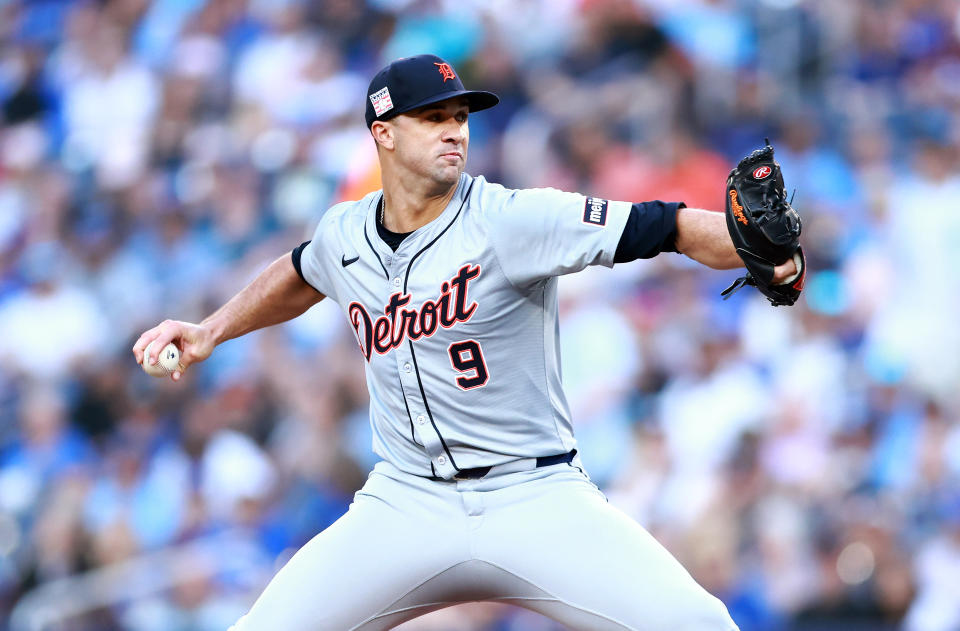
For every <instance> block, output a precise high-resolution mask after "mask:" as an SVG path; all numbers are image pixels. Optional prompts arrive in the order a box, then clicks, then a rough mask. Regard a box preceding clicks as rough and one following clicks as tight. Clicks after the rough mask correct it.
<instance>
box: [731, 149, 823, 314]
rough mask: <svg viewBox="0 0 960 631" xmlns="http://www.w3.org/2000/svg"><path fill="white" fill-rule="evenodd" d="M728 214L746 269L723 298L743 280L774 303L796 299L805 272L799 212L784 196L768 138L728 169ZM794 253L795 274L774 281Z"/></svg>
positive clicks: (801, 287) (733, 290)
mask: <svg viewBox="0 0 960 631" xmlns="http://www.w3.org/2000/svg"><path fill="white" fill-rule="evenodd" d="M726 214H727V230H728V231H729V232H730V238H731V239H733V245H734V247H735V248H736V249H737V254H739V255H740V258H741V259H743V263H744V265H746V267H747V274H746V276H743V277H742V278H738V279H737V280H736V281H734V283H733V284H732V285H730V286H729V287H727V288H726V289H725V290H724V291H723V292H722V293H721V295H722V296H723V297H724V299H726V298H729V297H730V296H731V295H732V294H733V293H734V292H735V291H737V290H738V289H740V288H741V287H743V286H744V285H753V286H754V287H756V288H757V289H758V290H760V292H761V293H762V294H763V295H764V296H766V297H767V300H769V301H770V304H772V305H773V306H775V307H778V306H780V305H792V304H793V303H795V302H796V301H797V298H799V297H800V292H801V291H802V290H803V281H804V278H805V277H806V273H807V269H806V267H807V266H806V261H805V260H804V258H803V250H802V249H801V248H800V228H801V226H800V216H799V215H798V214H797V211H796V210H794V209H793V207H792V206H791V205H790V202H788V201H787V199H786V195H785V193H784V187H783V174H782V173H781V172H780V165H779V164H777V163H776V162H775V161H774V159H773V147H771V146H770V143H769V141H768V142H767V145H766V146H765V147H763V148H762V149H757V150H756V151H754V152H753V153H751V154H750V155H749V156H747V157H746V158H744V159H743V160H741V161H740V163H739V164H737V166H736V168H735V169H733V170H732V171H730V175H729V177H727V213H726ZM791 258H793V260H794V262H795V263H796V265H797V274H796V275H794V276H793V277H791V278H790V279H789V280H787V282H785V283H783V284H774V283H773V272H774V269H773V268H774V267H775V266H777V265H781V264H783V263H786V262H787V261H788V260H789V259H791Z"/></svg>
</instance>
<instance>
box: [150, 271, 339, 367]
mask: <svg viewBox="0 0 960 631" xmlns="http://www.w3.org/2000/svg"><path fill="white" fill-rule="evenodd" d="M323 297H324V296H323V294H321V293H319V292H318V291H317V290H316V289H314V288H313V287H311V286H310V285H308V284H307V283H305V282H304V281H303V279H301V278H300V276H299V275H298V274H297V271H296V269H294V267H293V262H292V261H291V258H290V255H289V254H285V255H284V256H282V257H280V258H278V259H277V260H276V261H274V262H273V263H271V264H270V265H269V266H268V267H267V269H265V270H264V271H263V272H261V273H260V275H259V276H257V277H256V278H255V279H254V280H253V281H252V282H251V283H250V284H249V285H247V286H246V287H244V288H243V289H242V290H241V291H240V292H239V293H237V295H235V296H234V297H233V298H231V299H230V300H229V301H228V302H227V303H226V304H225V305H223V306H222V307H220V308H219V309H217V311H215V312H214V313H213V314H211V315H210V316H209V317H207V318H206V319H205V320H204V321H203V322H201V323H200V324H193V323H191V322H181V321H179V320H164V321H163V322H161V323H160V324H158V325H157V326H155V327H153V328H152V329H150V330H148V331H145V332H144V333H143V334H142V335H141V336H140V338H139V339H138V340H137V342H136V344H134V345H133V355H134V357H135V358H136V359H137V363H141V362H142V360H143V352H144V349H146V348H147V345H148V344H150V342H154V341H156V342H157V343H156V344H154V345H153V346H152V347H151V354H154V353H157V352H158V351H159V349H162V348H163V347H164V346H166V345H167V344H168V343H170V342H173V343H175V344H176V345H177V346H178V347H179V348H180V366H179V369H178V370H175V371H174V372H173V374H172V375H171V377H172V379H173V380H174V381H178V380H179V379H180V377H181V376H182V375H183V373H184V372H185V371H186V370H187V368H189V367H190V365H191V364H194V363H196V362H200V361H203V360H204V359H206V358H207V357H209V356H210V353H212V352H213V349H214V348H215V347H216V346H217V345H218V344H220V343H221V342H225V341H226V340H230V339H233V338H235V337H240V336H241V335H244V334H246V333H249V332H250V331H255V330H257V329H261V328H263V327H267V326H271V325H273V324H279V323H281V322H286V321H287V320H291V319H293V318H295V317H297V316H299V315H300V314H302V313H303V312H304V311H306V310H307V309H309V308H310V307H312V306H313V305H315V304H317V303H318V302H320V301H321V300H323ZM155 359H156V358H155V357H151V358H150V360H149V361H150V363H151V364H152V363H153V362H154V360H155Z"/></svg>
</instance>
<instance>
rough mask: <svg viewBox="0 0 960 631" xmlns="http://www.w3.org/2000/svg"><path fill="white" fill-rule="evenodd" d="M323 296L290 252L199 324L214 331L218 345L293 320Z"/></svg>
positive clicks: (215, 341)
mask: <svg viewBox="0 0 960 631" xmlns="http://www.w3.org/2000/svg"><path fill="white" fill-rule="evenodd" d="M323 298H324V295H323V294H321V293H320V292H318V291H317V290H316V289H314V288H313V287H311V286H310V285H308V284H307V283H306V282H304V280H303V279H302V278H301V277H300V275H299V274H297V270H296V269H295V268H294V266H293V262H292V261H291V259H290V255H289V254H287V255H284V256H281V257H280V258H278V259H277V260H276V261H274V262H273V263H271V264H270V265H269V266H268V267H267V269H265V270H264V271H263V272H261V273H260V275H259V276H257V277H256V278H255V279H254V280H253V281H252V282H251V283H250V284H249V285H247V286H246V287H244V288H243V289H242V290H240V292H239V293H238V294H237V295H236V296H234V297H233V298H231V299H230V300H229V301H228V302H227V303H226V304H225V305H223V306H222V307H220V308H219V309H217V310H216V311H215V312H214V313H212V314H211V315H210V316H208V317H207V318H206V319H205V320H204V321H203V322H201V323H200V326H202V327H206V328H207V329H209V330H210V331H211V333H212V334H213V341H214V346H216V345H217V344H220V343H221V342H225V341H227V340H232V339H233V338H235V337H240V336H241V335H245V334H247V333H249V332H251V331H256V330H257V329H262V328H263V327H267V326H271V325H274V324H280V323H281V322H286V321H287V320H292V319H293V318H296V317H297V316H299V315H301V314H302V313H303V312H305V311H306V310H307V309H309V308H310V307H312V306H313V305H315V304H317V303H318V302H320V301H321V300H323Z"/></svg>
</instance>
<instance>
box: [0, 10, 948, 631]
mask: <svg viewBox="0 0 960 631" xmlns="http://www.w3.org/2000/svg"><path fill="white" fill-rule="evenodd" d="M423 52H431V53H435V54H438V55H440V56H442V57H444V58H446V59H447V60H449V61H451V62H452V63H453V65H454V66H455V67H456V68H457V70H458V72H459V73H460V74H461V76H462V78H463V79H464V82H465V83H466V84H467V85H468V86H472V87H475V88H478V89H486V90H491V91H493V92H496V93H497V94H499V95H500V98H501V105H500V106H499V107H497V108H494V109H492V110H490V111H488V112H483V113H481V114H477V115H476V116H473V117H471V120H470V130H471V146H470V156H469V160H468V171H470V172H471V173H474V174H483V175H486V176H487V178H488V179H490V180H493V181H499V182H502V183H503V184H505V185H507V186H511V187H534V186H553V187H556V188H561V189H565V190H572V191H579V192H582V193H585V194H591V195H597V196H602V197H607V198H613V199H623V200H630V201H642V200H647V199H666V200H684V201H686V202H687V204H688V205H690V206H699V207H704V208H709V209H714V210H722V208H723V203H724V200H723V182H724V180H725V178H726V174H727V172H728V170H729V169H730V167H731V166H732V165H733V164H734V163H735V162H736V160H737V159H739V157H741V156H742V155H744V154H745V153H746V152H748V151H749V150H751V149H754V148H756V147H758V146H760V145H761V144H762V142H763V138H764V137H769V138H770V139H771V141H772V142H773V143H774V145H775V146H776V152H777V153H776V155H777V158H778V160H779V161H780V163H781V164H782V166H783V169H784V174H785V179H786V182H787V185H788V187H790V188H791V189H792V188H794V187H795V188H796V191H797V192H796V198H795V201H794V205H795V206H796V207H797V208H798V209H799V211H800V213H801V215H802V217H803V220H804V237H803V243H804V248H805V251H806V255H807V261H808V263H809V266H810V274H809V276H808V280H807V286H806V290H805V292H804V295H803V297H802V298H801V301H800V302H799V303H798V304H797V305H796V306H794V307H792V308H777V309H774V308H771V307H770V306H769V305H768V304H767V303H766V301H765V300H764V299H763V298H762V297H761V296H759V294H757V293H756V292H753V291H752V290H744V291H741V292H740V293H738V294H736V295H735V296H734V297H733V298H732V299H730V300H727V301H723V300H720V298H719V293H720V291H721V290H722V289H723V288H724V287H725V286H726V285H727V284H729V282H730V281H731V280H733V278H735V277H736V274H737V273H736V272H715V271H711V270H707V269H705V268H701V267H700V266H698V265H696V264H693V263H691V262H690V261H689V260H687V259H685V258H684V257H682V256H679V255H676V254H665V255H661V256H660V257H657V258H656V259H652V260H650V261H641V262H637V263H631V264H628V265H620V266H617V267H616V268H614V269H613V270H607V269H590V270H587V271H585V272H584V273H582V274H578V275H573V276H570V277H565V278H564V279H562V280H561V282H560V287H561V310H562V314H563V316H562V331H561V338H562V351H563V366H564V377H565V382H566V388H567V392H568V396H569V401H570V404H571V407H572V410H573V415H574V420H575V427H576V430H577V434H578V438H579V441H580V450H581V453H582V455H583V459H584V462H585V464H586V466H587V469H588V471H589V472H590V474H591V475H592V477H593V478H594V479H595V480H596V481H597V482H598V484H599V485H600V486H601V487H602V488H603V489H604V490H605V491H606V492H607V494H608V497H609V498H610V501H611V502H613V503H615V504H616V505H617V506H619V507H621V508H622V509H623V510H625V511H626V512H627V513H629V514H630V515H631V516H633V517H634V518H635V519H637V520H638V521H639V522H640V523H641V524H643V525H644V526H645V527H646V528H648V529H649V530H650V531H651V532H653V533H654V534H655V535H656V536H657V537H658V538H659V539H660V540H661V541H662V542H663V543H664V544H665V545H666V546H667V547H668V548H669V549H670V550H671V551H672V552H673V553H674V554H675V555H676V556H677V557H678V558H679V559H680V560H681V561H682V562H683V563H684V564H685V565H686V566H687V567H688V568H689V569H690V571H691V572H692V574H693V575H694V576H695V577H696V578H697V579H698V580H699V581H700V582H701V583H702V584H703V585H704V586H706V587H707V588H708V589H709V590H710V591H712V592H713V593H715V594H717V595H718V596H719V597H721V598H722V599H723V600H724V602H726V603H727V605H728V607H729V608H730V611H731V613H732V615H733V617H734V619H735V620H737V622H738V623H739V624H740V627H741V629H743V630H744V631H760V630H774V629H784V630H786V629H796V630H814V629H817V630H832V629H871V630H876V629H904V630H906V631H957V630H958V629H960V395H958V390H960V389H958V387H957V386H958V384H960V327H958V326H957V324H956V323H957V322H958V321H960V280H958V279H960V275H958V274H957V273H956V271H955V267H956V262H955V261H954V260H953V259H954V258H955V257H956V253H957V252H958V251H960V250H958V244H960V201H958V200H960V7H958V4H957V3H956V2H955V0H845V1H842V2H838V1H831V0H806V1H804V0H509V1H508V0H432V1H430V0H366V1H362V0H323V1H308V0H156V1H153V2H150V1H148V0H96V1H94V0H89V1H81V0H77V1H67V0H0V630H2V631H7V630H8V629H9V630H13V631H27V630H33V629H37V630H39V629H62V630H69V631H93V630H112V629H117V630H120V629H122V630H130V631H153V630H155V629H156V630H160V629H163V630H168V631H169V630H174V631H207V630H211V631H212V630H214V629H219V630H222V629H224V628H226V627H227V626H229V624H231V623H232V622H233V621H234V620H235V619H236V618H237V617H239V615H240V614H242V613H243V612H244V611H245V610H246V609H247V608H248V607H249V605H250V604H251V603H252V600H253V598H255V597H256V595H257V594H258V593H259V591H260V590H261V589H262V587H263V586H264V584H265V582H266V581H267V580H268V579H269V577H270V576H271V575H272V574H273V572H274V571H275V570H276V569H277V568H278V567H279V566H280V565H281V564H282V563H283V562H284V561H285V559H287V558H289V556H290V554H292V552H293V551H294V550H296V549H297V548H298V547H299V546H301V545H302V544H303V543H304V542H306V541H307V540H308V539H309V538H310V537H312V536H313V535H314V534H316V533H317V532H319V531H320V530H322V529H323V528H324V527H326V526H327V525H329V524H330V523H332V522H333V521H334V520H335V519H336V518H337V517H338V516H339V515H340V514H342V512H343V511H344V510H346V507H347V506H348V504H349V502H350V500H351V496H352V493H353V491H355V490H356V489H357V488H359V486H360V485H361V484H362V483H363V481H364V479H365V476H366V472H367V471H369V469H370V468H371V467H372V465H373V463H374V461H375V460H374V458H375V457H374V456H373V455H372V453H371V452H370V429H369V425H368V418H367V411H366V391H365V385H364V381H363V368H362V359H361V356H360V354H359V353H357V351H356V341H355V339H354V337H353V334H352V331H351V330H350V329H349V328H348V326H347V323H346V320H345V318H344V317H343V316H342V315H341V314H340V313H339V309H338V308H337V307H336V305H333V304H329V303H328V302H324V303H321V304H320V305H318V306H316V307H314V308H313V309H311V310H310V311H309V312H308V313H307V314H305V315H304V316H303V317H301V318H299V319H297V320H295V321H293V322H290V323H287V324H285V325H282V326H278V327H274V328H271V329H266V330H263V331H260V332H257V333H254V334H251V335H248V336H246V337H243V338H241V339H238V340H234V341H231V342H228V343H226V344H224V345H223V346H222V347H220V348H219V349H218V350H217V351H216V352H215V353H214V355H213V356H212V357H211V358H210V359H209V360H208V361H207V362H205V363H204V364H201V365H198V366H195V367H194V368H192V369H191V370H190V372H189V373H188V374H187V375H186V378H185V379H184V380H182V381H181V382H180V383H179V384H173V383H171V382H169V381H167V380H158V379H152V378H150V377H148V376H146V375H145V374H143V372H142V371H140V370H139V369H138V367H137V366H136V364H135V362H134V360H133V357H132V355H131V353H130V348H131V347H132V345H133V342H134V340H135V339H136V338H137V337H138V336H139V334H140V332H142V331H143V330H145V329H147V328H149V327H151V326H153V325H155V324H157V323H158V322H160V321H161V320H162V319H164V318H175V319H182V320H189V321H198V320H200V319H202V318H203V317H204V316H205V315H207V314H208V313H209V312H211V311H212V310H213V309H215V308H216V307H217V306H219V305H220V304H222V303H223V302H224V301H225V300H226V299H227V298H229V296H231V295H232V294H233V293H234V292H236V291H237V290H238V289H240V288H241V287H243V286H244V285H245V284H246V283H247V282H249V281H250V280H251V279H252V278H253V277H254V276H255V275H256V274H257V273H258V272H259V271H260V270H261V269H263V268H264V267H265V266H266V265H267V264H268V263H269V262H270V261H271V260H273V259H274V258H276V257H277V256H280V255H282V254H283V253H284V252H287V251H289V250H290V249H292V248H293V247H295V246H296V245H298V244H299V243H300V242H301V241H303V240H305V239H306V238H309V236H308V235H310V234H311V233H312V230H313V227H314V226H315V224H316V221H317V220H318V218H319V217H320V216H321V214H322V213H323V212H324V211H325V209H326V208H328V207H329V206H330V205H332V204H333V203H335V202H337V201H339V200H342V199H356V198H357V197H358V196H360V195H363V194H365V193H366V192H368V191H370V190H374V189H376V188H379V174H378V172H377V168H376V155H375V151H374V146H373V142H372V141H371V140H370V138H369V136H368V132H367V130H366V129H365V126H364V123H363V114H362V112H363V107H362V106H363V100H364V96H365V90H366V85H367V81H368V80H369V77H371V76H372V75H373V74H374V73H375V72H376V70H378V69H379V68H380V67H381V66H382V65H383V64H384V63H386V62H387V61H389V60H391V59H393V58H396V57H398V56H402V55H407V54H417V53H423ZM951 252H953V254H951ZM597 536H603V533H599V532H598V533H597ZM562 553H563V552H562V551H558V555H560V556H562ZM344 571H345V572H347V571H349V568H344ZM321 596H322V595H318V597H321ZM404 628H405V629H411V630H414V629H434V630H441V629H442V630H453V629H456V630H465V631H537V630H554V629H558V628H559V627H557V626H556V625H555V624H553V623H551V622H549V621H547V620H545V619H542V618H539V617H537V616H535V615H533V614H530V613H528V612H525V611H523V610H519V609H513V608H507V607H502V606H493V605H470V606H461V607H457V608H454V609H451V610H446V611H442V612H438V613H437V614H434V615H431V616H428V617H425V618H423V619H420V620H418V621H414V622H411V623H408V625H406V626H405V627H404Z"/></svg>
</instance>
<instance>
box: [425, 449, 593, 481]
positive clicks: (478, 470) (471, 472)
mask: <svg viewBox="0 0 960 631" xmlns="http://www.w3.org/2000/svg"><path fill="white" fill-rule="evenodd" d="M576 455H577V450H576V449H571V450H570V451H568V452H567V453H565V454H557V455H556V456H541V457H539V458H537V459H536V463H534V462H533V459H532V458H531V459H530V460H531V464H532V465H534V466H531V467H530V469H539V468H540V467H549V466H551V465H555V464H561V463H567V462H571V461H572V460H573V458H574V456H576ZM510 464H512V463H509V462H508V463H506V465H510ZM494 468H495V467H493V466H490V467H473V468H472V469H460V470H459V471H457V472H456V473H455V474H454V475H453V479H454V480H479V479H480V478H482V477H484V476H485V475H487V474H488V473H490V471H492V470H493V469H494ZM430 479H431V480H437V481H439V480H443V479H444V478H441V477H438V476H430Z"/></svg>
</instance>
